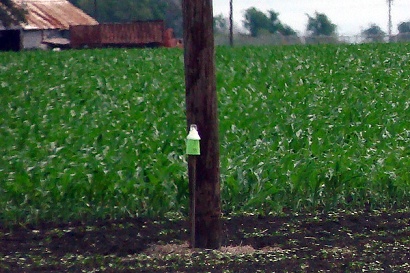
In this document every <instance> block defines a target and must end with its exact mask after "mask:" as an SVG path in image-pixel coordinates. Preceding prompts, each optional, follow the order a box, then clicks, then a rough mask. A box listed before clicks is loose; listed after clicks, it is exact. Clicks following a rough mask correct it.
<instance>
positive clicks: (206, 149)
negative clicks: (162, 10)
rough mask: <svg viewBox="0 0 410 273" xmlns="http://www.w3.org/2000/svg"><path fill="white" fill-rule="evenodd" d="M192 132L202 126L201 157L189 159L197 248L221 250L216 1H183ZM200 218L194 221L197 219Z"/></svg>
mask: <svg viewBox="0 0 410 273" xmlns="http://www.w3.org/2000/svg"><path fill="white" fill-rule="evenodd" d="M182 14H183V26H184V35H183V38H184V63H185V94H186V97H185V100H186V115H187V128H190V125H192V124H196V125H197V129H198V133H199V136H200V139H201V140H200V155H198V156H195V157H194V156H191V155H189V156H188V177H189V189H190V199H191V218H194V220H192V221H191V227H195V228H192V229H193V230H191V237H192V236H193V235H194V239H193V240H192V239H191V240H192V241H191V247H196V248H208V249H218V248H220V246H221V237H222V236H221V223H220V217H221V196H220V195H221V194H220V181H219V136H218V115H217V96H216V78H215V56H214V49H215V46H214V33H213V14H212V0H182ZM193 216H194V217H193Z"/></svg>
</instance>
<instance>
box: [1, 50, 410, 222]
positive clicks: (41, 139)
mask: <svg viewBox="0 0 410 273" xmlns="http://www.w3.org/2000/svg"><path fill="white" fill-rule="evenodd" d="M409 61H410V54H409V53H408V45H407V44H373V45H369V44H368V45H320V46H288V47H238V48H233V49H231V48H227V47H218V48H217V49H216V68H217V92H218V98H219V120H220V122H219V125H220V128H219V129H220V145H221V149H220V150H221V191H222V200H223V210H224V211H226V212H244V211H258V212H264V213H269V212H280V211H281V210H282V209H283V208H289V209H292V210H304V209H311V208H316V207H325V208H329V209H332V208H335V207H340V206H342V207H358V206H359V207H360V206H365V205H366V206H367V205H369V204H370V205H371V206H375V207H377V206H386V205H387V206H389V205H407V203H406V202H408V201H407V200H408V199H409V198H408V197H409V196H408V195H409V173H410V172H409V166H410V165H409V156H408V146H409V138H410V131H409V129H408V124H407V120H409V118H410V112H409V111H410V110H409V104H410V99H409V97H410V96H409V95H410V94H409V92H410V91H409V79H410V77H409V76H410V75H409V73H410V72H409V71H410V70H409V66H410V64H409ZM0 70H1V71H0V90H1V91H0V97H1V100H0V101H1V104H2V105H1V108H0V119H1V123H0V133H1V136H2V142H1V143H0V181H1V184H0V211H1V212H0V220H1V222H4V223H12V222H35V221H39V220H51V219H53V220H61V221H66V220H73V219H84V218H103V217H107V216H109V217H124V216H139V215H148V216H156V215H163V214H164V213H167V212H174V213H182V214H185V213H187V210H188V199H187V198H188V185H187V184H188V182H187V175H186V173H187V167H186V166H187V164H186V156H185V155H184V148H185V137H186V119H185V91H184V71H183V53H182V51H180V50H178V49H171V50H170V49H154V50H145V49H144V50H141V49H135V50H134V49H127V50H125V49H104V50H79V51H62V52H21V53H1V54H0Z"/></svg>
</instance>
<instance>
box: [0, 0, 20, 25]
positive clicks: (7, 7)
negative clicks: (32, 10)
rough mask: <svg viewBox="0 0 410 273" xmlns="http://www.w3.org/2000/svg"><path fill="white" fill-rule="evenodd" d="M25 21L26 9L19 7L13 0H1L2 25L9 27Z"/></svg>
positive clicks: (0, 23)
mask: <svg viewBox="0 0 410 273" xmlns="http://www.w3.org/2000/svg"><path fill="white" fill-rule="evenodd" d="M25 21H26V18H25V12H24V10H21V9H19V8H17V7H16V6H15V5H14V3H13V2H12V1H11V0H0V26H1V25H3V26H5V27H9V26H11V25H15V24H18V23H19V22H25Z"/></svg>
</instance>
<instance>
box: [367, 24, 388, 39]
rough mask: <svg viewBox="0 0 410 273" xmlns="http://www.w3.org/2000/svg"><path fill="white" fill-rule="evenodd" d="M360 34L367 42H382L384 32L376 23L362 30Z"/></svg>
mask: <svg viewBox="0 0 410 273" xmlns="http://www.w3.org/2000/svg"><path fill="white" fill-rule="evenodd" d="M362 35H363V36H364V37H365V40H366V41H367V42H383V41H384V37H385V36H386V33H385V32H384V31H383V30H382V29H381V28H380V27H379V26H378V25H376V24H371V25H370V27H369V28H367V29H365V30H363V31H362Z"/></svg>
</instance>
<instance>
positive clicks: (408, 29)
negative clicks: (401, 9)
mask: <svg viewBox="0 0 410 273" xmlns="http://www.w3.org/2000/svg"><path fill="white" fill-rule="evenodd" d="M397 29H398V30H399V33H401V34H402V33H410V21H409V22H401V23H400V24H399V25H398V27H397Z"/></svg>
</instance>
